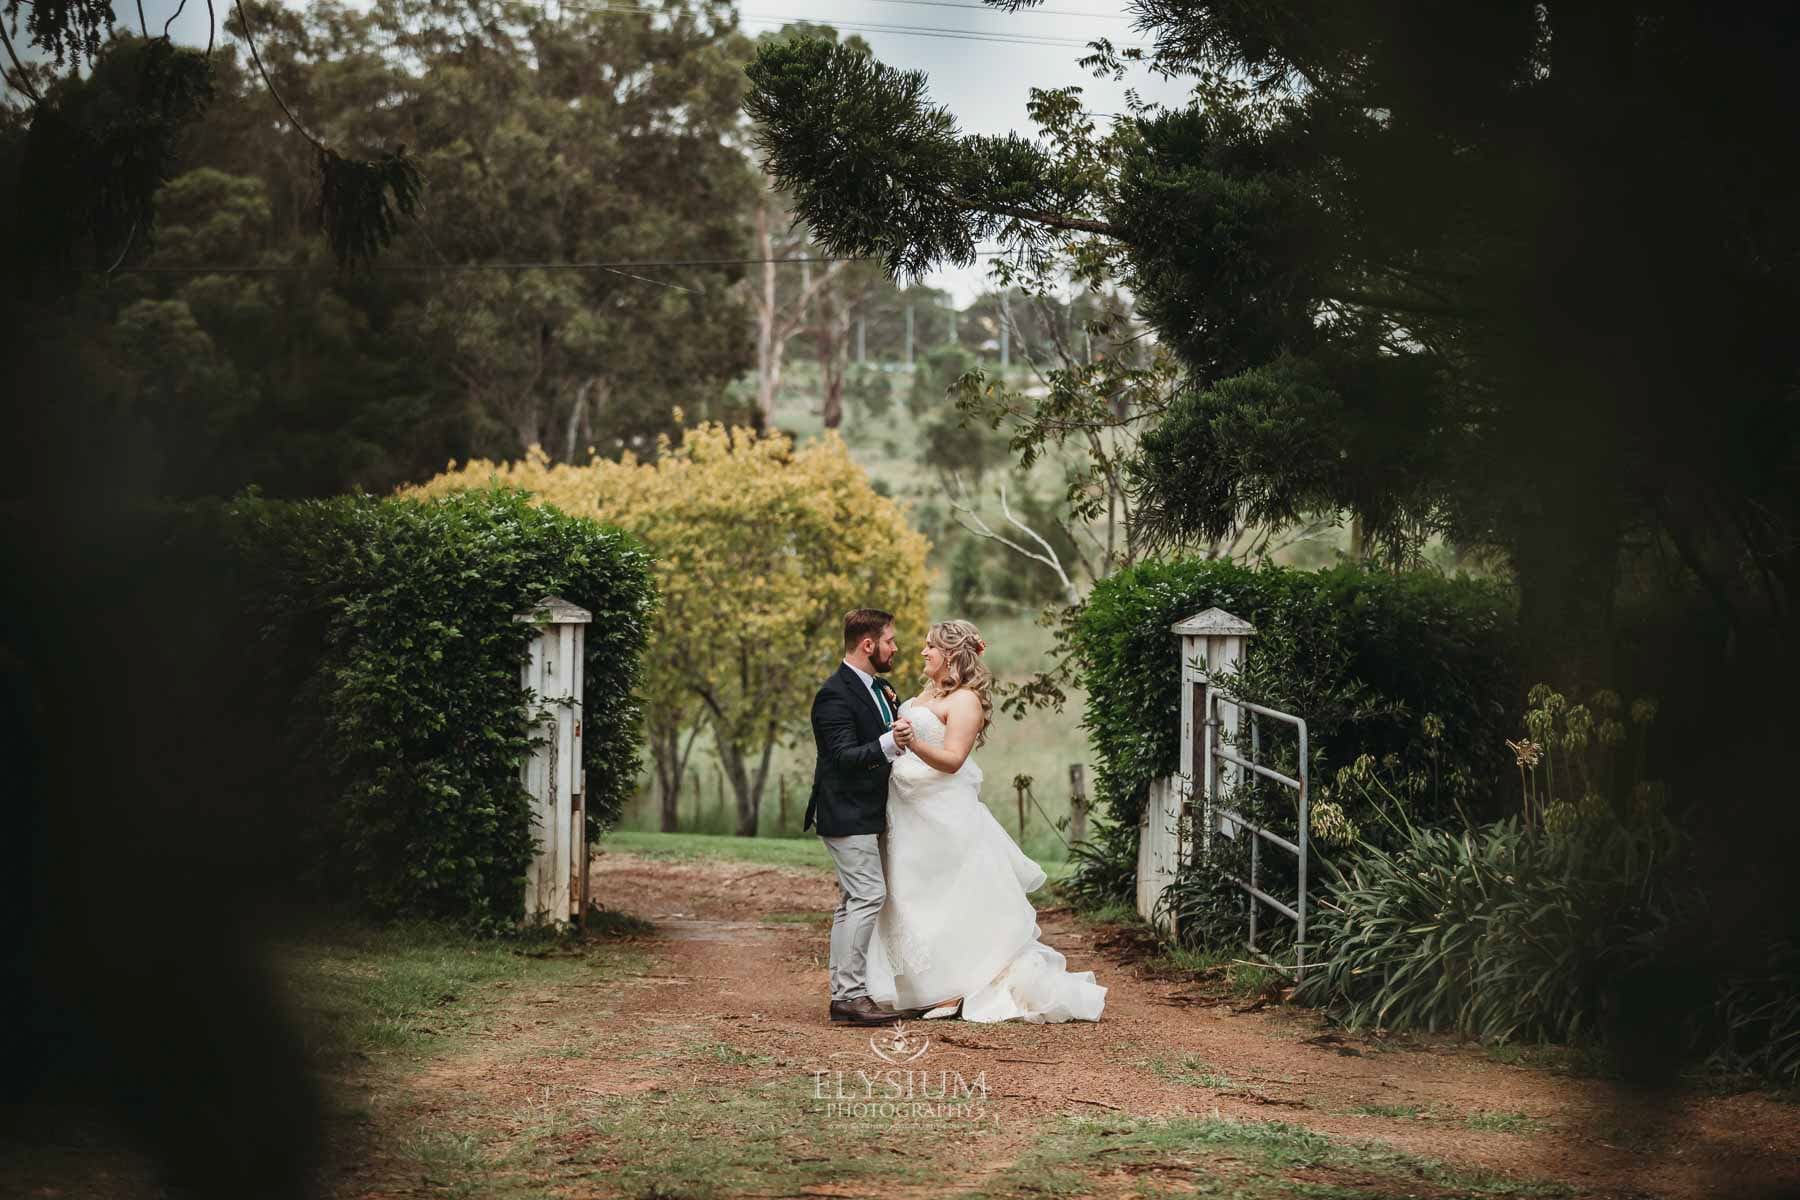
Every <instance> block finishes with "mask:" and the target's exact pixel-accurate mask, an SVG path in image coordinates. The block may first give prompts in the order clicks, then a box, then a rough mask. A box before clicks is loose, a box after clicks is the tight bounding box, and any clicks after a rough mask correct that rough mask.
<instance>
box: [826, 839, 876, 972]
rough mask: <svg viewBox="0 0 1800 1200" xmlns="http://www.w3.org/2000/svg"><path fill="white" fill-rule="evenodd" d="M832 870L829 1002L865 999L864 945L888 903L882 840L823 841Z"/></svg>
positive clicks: (867, 944)
mask: <svg viewBox="0 0 1800 1200" xmlns="http://www.w3.org/2000/svg"><path fill="white" fill-rule="evenodd" d="M819 840H820V841H822V842H824V843H825V850H826V852H827V853H828V854H830V855H831V861H832V863H833V864H834V865H835V866H836V867H837V877H838V905H837V911H836V912H834V913H832V914H831V998H832V999H833V1000H854V999H856V997H858V996H866V995H868V994H869V976H868V958H869V939H870V938H871V937H873V936H874V934H875V918H876V916H877V915H879V914H880V912H881V905H882V903H883V901H885V900H886V899H887V873H886V871H885V870H884V869H883V868H884V863H885V861H886V856H887V843H886V838H885V837H884V836H883V835H882V834H879V833H852V834H849V835H847V836H844V837H822V838H820V839H819Z"/></svg>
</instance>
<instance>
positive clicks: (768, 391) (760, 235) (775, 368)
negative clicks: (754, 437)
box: [753, 198, 787, 434]
mask: <svg viewBox="0 0 1800 1200" xmlns="http://www.w3.org/2000/svg"><path fill="white" fill-rule="evenodd" d="M756 253H757V257H758V258H761V259H762V260H763V261H762V287H761V288H760V289H759V290H758V291H757V293H756V303H755V306H754V307H755V308H756V412H755V413H754V414H753V418H754V420H755V421H756V423H757V432H758V433H759V434H763V433H767V432H769V431H770V430H771V429H773V428H775V395H776V393H777V392H779V391H780V390H781V360H782V358H783V356H784V355H785V354H786V351H787V339H786V338H784V337H782V336H781V334H780V332H779V331H778V330H777V329H776V327H775V326H776V319H777V315H778V314H777V311H776V291H775V270H776V263H775V242H774V239H773V238H772V237H770V235H769V203H768V200H767V199H766V198H765V199H764V200H763V202H762V203H761V204H758V205H757V206H756Z"/></svg>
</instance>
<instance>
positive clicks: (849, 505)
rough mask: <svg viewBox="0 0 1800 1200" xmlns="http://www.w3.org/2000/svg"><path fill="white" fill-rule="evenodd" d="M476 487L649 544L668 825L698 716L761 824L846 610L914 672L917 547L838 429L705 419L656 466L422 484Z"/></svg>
mask: <svg viewBox="0 0 1800 1200" xmlns="http://www.w3.org/2000/svg"><path fill="white" fill-rule="evenodd" d="M488 486H507V487H520V488H524V489H526V490H527V491H530V492H531V493H532V494H534V495H535V496H537V497H538V498H539V499H540V500H542V501H543V502H545V503H548V504H551V505H554V506H555V507H557V508H559V509H561V510H562V511H564V512H566V513H571V514H574V515H577V516H586V517H593V518H594V519H596V520H599V521H603V522H606V523H608V524H612V525H618V526H620V527H622V528H624V529H627V530H629V531H631V532H632V533H634V534H636V535H637V536H638V537H639V538H641V539H642V540H643V541H644V542H645V544H646V545H648V546H649V548H650V550H651V552H652V553H654V554H655V555H656V559H657V564H656V579H657V586H658V588H659V589H660V590H661V593H662V598H663V602H662V610H661V615H660V616H659V618H658V623H657V627H656V629H655V631H654V633H653V635H652V638H651V643H650V648H649V651H648V653H647V655H646V658H645V664H644V683H643V685H642V686H643V699H644V704H645V712H646V725H647V727H648V730H649V737H650V745H651V754H652V757H653V758H654V759H655V762H656V767H657V777H658V784H659V787H660V790H661V792H662V803H663V823H664V826H665V828H672V827H673V816H674V812H675V807H674V806H675V802H676V801H677V800H678V799H679V797H680V787H681V776H682V773H683V771H684V769H685V765H686V760H687V753H688V751H689V749H691V747H692V744H693V736H694V733H695V732H696V731H697V730H698V728H699V727H700V726H701V724H702V723H704V724H705V725H706V726H707V727H710V728H711V729H712V731H713V734H714V736H715V738H716V739H717V741H718V747H719V758H720V761H721V763H722V764H723V765H724V768H725V774H726V777H727V778H728V779H730V780H731V785H732V789H733V791H734V792H735V793H736V796H737V805H738V812H737V818H738V821H737V823H738V833H739V834H741V835H745V836H753V835H754V834H755V833H756V822H757V814H758V812H759V811H760V809H761V804H762V796H763V787H764V784H765V783H766V782H767V780H768V775H769V762H770V758H771V756H772V754H773V751H774V748H775V746H776V744H777V743H779V742H780V741H781V740H782V739H783V738H785V737H789V736H794V735H797V734H799V733H800V732H801V731H802V730H803V729H804V728H805V725H806V721H807V714H808V712H809V709H810V707H811V703H812V696H813V693H814V691H816V690H817V688H818V686H819V683H820V681H821V680H823V679H824V678H825V676H826V675H827V674H828V673H830V672H831V671H832V670H833V669H835V666H836V664H837V661H838V659H839V658H840V657H841V656H842V654H843V646H842V643H841V641H840V632H841V629H842V622H843V618H844V614H845V613H846V612H848V611H849V610H851V609H853V608H861V607H865V606H866V607H875V608H885V609H887V610H889V611H890V612H892V613H894V614H895V618H896V625H897V627H898V631H899V634H900V640H901V642H902V645H903V646H904V647H905V648H906V650H907V651H908V653H907V654H906V656H905V658H904V659H903V660H902V662H903V664H904V665H900V664H897V665H896V672H900V671H904V672H906V673H907V674H908V675H911V674H912V673H913V672H915V671H916V665H915V664H916V660H915V659H914V657H913V655H912V653H911V651H913V650H916V648H917V647H918V646H919V645H920V644H921V643H922V642H923V640H924V634H925V595H926V590H927V586H928V577H927V570H926V565H925V555H926V552H927V550H928V549H929V544H928V543H927V542H926V540H925V537H924V536H923V535H922V534H920V533H918V532H917V531H916V530H914V529H913V528H912V527H911V525H910V524H909V523H908V521H907V519H906V514H905V513H904V512H903V511H902V510H901V508H900V506H899V505H897V504H895V503H894V502H893V501H891V500H888V499H886V498H884V497H882V496H881V495H879V494H878V493H877V492H876V491H875V489H874V488H873V487H872V486H871V485H870V481H869V477H868V474H867V473H866V472H865V471H864V470H863V469H862V468H861V467H860V466H858V465H857V464H856V463H855V462H854V461H853V460H852V459H851V458H850V455H849V453H848V451H846V450H845V448H844V444H843V442H842V441H840V440H839V439H838V438H837V436H836V435H835V434H830V435H827V436H826V437H824V438H823V439H821V440H819V441H817V442H813V443H810V444H808V445H806V446H802V447H799V448H796V447H795V446H794V445H793V443H792V442H791V441H790V440H789V439H787V438H785V437H764V438H758V437H756V436H755V435H754V434H753V433H752V432H751V431H750V430H747V429H730V430H728V429H725V428H723V427H721V426H718V425H703V426H700V427H698V428H696V429H691V430H689V431H688V432H687V434H686V437H685V438H684V440H683V441H682V443H681V444H680V445H678V446H677V445H672V444H670V443H669V441H668V440H667V439H665V440H664V441H663V442H662V443H661V444H660V445H659V446H658V453H657V457H656V458H655V460H654V461H651V462H640V461H638V460H636V459H634V458H632V457H631V456H629V455H628V456H626V458H625V459H624V460H623V461H621V462H612V461H608V460H604V459H593V460H592V461H590V462H588V463H587V464H585V465H580V466H576V465H570V464H552V463H551V462H550V461H549V459H548V457H547V456H545V455H544V454H543V453H542V452H541V451H536V450H534V451H533V452H532V453H531V454H529V455H527V457H526V458H525V459H524V460H523V461H520V462H515V463H493V462H486V461H475V462H471V463H468V464H467V465H465V466H462V467H460V468H459V467H454V466H453V467H452V468H451V469H450V470H448V471H446V472H445V473H444V474H442V475H439V476H438V477H437V478H435V479H433V480H431V481H430V482H429V483H427V484H425V485H423V487H421V488H419V489H417V490H418V491H421V492H424V493H427V494H442V493H446V492H451V491H457V490H462V489H468V488H477V487H488ZM906 682H908V683H910V682H911V681H910V680H908V681H906ZM587 686H588V687H589V688H604V687H606V686H607V681H606V680H604V679H594V680H589V681H588V684H587ZM902 690H904V688H903V689H902Z"/></svg>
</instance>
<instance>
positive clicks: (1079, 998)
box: [868, 699, 1106, 1022]
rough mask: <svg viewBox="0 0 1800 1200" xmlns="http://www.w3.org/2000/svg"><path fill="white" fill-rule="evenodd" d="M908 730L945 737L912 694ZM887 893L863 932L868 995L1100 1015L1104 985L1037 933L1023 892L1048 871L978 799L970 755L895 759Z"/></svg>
mask: <svg viewBox="0 0 1800 1200" xmlns="http://www.w3.org/2000/svg"><path fill="white" fill-rule="evenodd" d="M900 715H902V716H906V717H910V718H911V719H912V722H913V736H914V737H915V738H918V739H920V740H923V741H925V742H927V743H929V744H930V745H932V746H942V745H943V744H944V723H943V722H942V721H941V720H939V719H938V716H937V714H936V713H934V712H932V711H931V709H929V708H928V707H926V706H925V705H923V704H919V703H917V701H916V699H914V700H908V701H907V702H906V703H905V704H902V705H901V706H900ZM882 839H883V842H884V854H885V869H886V871H887V902H886V903H885V904H884V905H882V908H881V913H880V915H879V916H878V917H877V918H876V924H875V936H874V937H873V938H871V939H870V942H869V957H868V981H869V995H870V996H871V997H872V998H873V999H874V1000H875V1002H876V1003H878V1004H887V1005H891V1006H893V1007H895V1008H902V1009H905V1008H922V1007H924V1006H925V1005H928V1004H939V1003H941V1002H943V1001H945V1000H950V999H954V998H955V997H957V996H961V997H962V998H963V1001H962V1018H963V1020H965V1021H982V1022H989V1021H1010V1020H1021V1021H1031V1022H1049V1021H1069V1020H1082V1021H1097V1020H1099V1019H1100V1010H1101V1009H1102V1008H1104V1007H1105V1005H1106V988H1105V987H1104V986H1103V985H1101V984H1099V983H1096V982H1095V981H1094V973H1093V972H1092V971H1079V972H1071V971H1069V970H1068V969H1067V967H1068V960H1067V959H1066V958H1064V957H1063V955H1061V954H1060V953H1058V952H1057V951H1056V950H1053V949H1051V948H1050V947H1049V946H1046V945H1045V944H1044V943H1043V942H1041V941H1039V940H1038V936H1039V934H1040V932H1041V931H1040V929H1039V928H1038V923H1037V910H1035V909H1034V908H1032V906H1031V902H1030V901H1029V900H1027V899H1026V895H1027V893H1029V892H1033V891H1036V890H1037V889H1038V888H1040V887H1042V886H1043V884H1044V879H1045V876H1044V871H1043V868H1041V867H1039V866H1038V865H1037V864H1036V863H1034V862H1032V861H1031V859H1029V858H1027V857H1026V856H1025V853H1024V852H1023V851H1021V850H1020V849H1019V847H1018V845H1017V844H1016V843H1015V842H1014V841H1013V839H1012V836H1011V835H1010V834H1008V833H1007V832H1006V830H1005V829H1003V828H1002V827H1001V825H1000V822H999V821H997V820H995V819H994V815H993V813H991V812H989V811H988V808H987V805H985V804H983V803H982V802H981V769H980V768H979V767H977V766H976V765H975V760H974V758H973V757H970V758H968V759H965V760H964V762H963V765H962V767H961V769H959V770H958V771H957V772H956V773H955V774H953V775H947V774H945V773H944V772H942V771H938V770H936V769H934V768H932V767H930V766H928V765H927V764H926V763H925V762H924V760H923V759H921V758H920V757H919V756H918V755H916V754H902V755H901V756H900V757H899V758H898V759H896V760H895V762H894V767H893V774H892V776H891V781H890V783H889V784H888V827H887V832H885V833H884V834H882Z"/></svg>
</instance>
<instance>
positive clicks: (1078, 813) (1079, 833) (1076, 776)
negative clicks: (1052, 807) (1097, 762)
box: [1069, 763, 1088, 842]
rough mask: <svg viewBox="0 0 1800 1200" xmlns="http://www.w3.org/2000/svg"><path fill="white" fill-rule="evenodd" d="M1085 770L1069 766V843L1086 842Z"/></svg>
mask: <svg viewBox="0 0 1800 1200" xmlns="http://www.w3.org/2000/svg"><path fill="white" fill-rule="evenodd" d="M1087 812H1088V798H1087V769H1086V768H1085V767H1083V766H1082V765H1081V764H1080V763H1070V764H1069V841H1071V842H1081V841H1086V840H1087Z"/></svg>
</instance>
